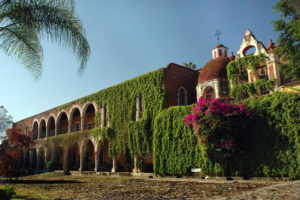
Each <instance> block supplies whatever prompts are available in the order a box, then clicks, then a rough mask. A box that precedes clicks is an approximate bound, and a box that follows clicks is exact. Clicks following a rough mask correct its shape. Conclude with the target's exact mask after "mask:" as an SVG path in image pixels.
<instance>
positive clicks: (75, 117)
mask: <svg viewBox="0 0 300 200" xmlns="http://www.w3.org/2000/svg"><path fill="white" fill-rule="evenodd" d="M69 116H70V123H71V132H73V131H80V127H81V111H80V107H79V106H73V107H72V109H71V112H70V115H69Z"/></svg>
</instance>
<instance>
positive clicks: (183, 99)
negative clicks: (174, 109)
mask: <svg viewBox="0 0 300 200" xmlns="http://www.w3.org/2000/svg"><path fill="white" fill-rule="evenodd" d="M187 103H188V98H187V90H186V89H185V88H184V87H180V88H179V89H178V105H180V106H183V105H187Z"/></svg>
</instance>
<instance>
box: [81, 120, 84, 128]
mask: <svg viewBox="0 0 300 200" xmlns="http://www.w3.org/2000/svg"><path fill="white" fill-rule="evenodd" d="M83 130H84V117H81V131H83Z"/></svg>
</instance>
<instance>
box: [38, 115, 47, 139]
mask: <svg viewBox="0 0 300 200" xmlns="http://www.w3.org/2000/svg"><path fill="white" fill-rule="evenodd" d="M39 128H40V138H45V137H46V120H45V119H44V118H43V119H42V120H41V121H40V125H39Z"/></svg>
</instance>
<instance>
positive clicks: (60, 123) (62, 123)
mask: <svg viewBox="0 0 300 200" xmlns="http://www.w3.org/2000/svg"><path fill="white" fill-rule="evenodd" d="M68 127H69V117H68V115H67V114H66V112H64V111H62V112H60V113H59V114H58V116H57V134H64V133H67V132H68Z"/></svg>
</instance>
